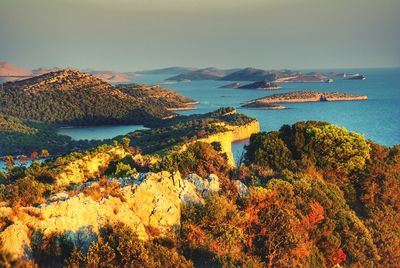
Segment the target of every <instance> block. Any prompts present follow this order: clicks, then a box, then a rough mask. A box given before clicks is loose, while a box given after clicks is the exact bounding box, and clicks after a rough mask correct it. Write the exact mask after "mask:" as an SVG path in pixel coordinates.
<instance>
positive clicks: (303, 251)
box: [1, 111, 400, 267]
mask: <svg viewBox="0 0 400 268" xmlns="http://www.w3.org/2000/svg"><path fill="white" fill-rule="evenodd" d="M220 112H221V113H224V112H223V111H220ZM181 124H182V125H179V126H181V128H182V129H180V128H179V127H176V126H175V127H176V128H177V129H174V128H173V126H170V127H171V128H172V129H174V131H177V132H175V133H182V132H183V131H184V130H183V129H184V126H186V125H187V126H188V127H189V128H190V127H193V128H194V127H195V126H192V121H190V120H189V121H186V122H181ZM185 124H186V125H185ZM167 128H168V127H167ZM171 131H172V130H171ZM179 131H182V132H179ZM145 133H146V132H145ZM147 133H148V134H147V135H148V136H146V139H149V138H150V137H151V135H150V134H149V132H147ZM161 133H162V132H160V133H158V134H157V135H159V136H157V135H156V136H155V137H157V139H161V137H162V135H161ZM164 134H165V133H164ZM134 142H135V139H134V138H132V139H131V141H129V140H127V139H124V142H123V144H124V147H126V148H125V149H126V150H127V151H129V152H135V153H136V154H132V155H130V156H129V157H127V158H125V159H123V160H118V161H113V162H112V163H111V164H110V166H109V168H108V170H107V171H106V172H107V173H108V175H109V176H113V175H114V176H115V175H116V174H119V175H120V176H129V174H130V172H132V171H133V170H135V171H136V170H138V171H140V172H142V171H159V170H171V171H176V170H179V171H180V172H181V173H182V174H184V175H186V174H189V173H192V172H195V173H198V174H199V175H201V176H207V175H208V174H210V173H215V174H217V175H218V176H219V178H220V183H221V188H222V190H221V191H219V192H218V193H217V194H214V195H209V196H208V197H207V198H206V199H205V202H204V204H197V205H196V204H190V205H187V206H186V207H184V208H183V211H182V216H181V226H180V230H179V231H178V232H176V233H175V232H173V231H171V232H169V234H170V235H169V236H167V237H160V236H159V235H155V236H154V237H153V238H151V239H150V240H149V241H141V240H138V239H137V237H136V235H135V233H133V232H132V231H131V230H130V229H128V228H127V227H125V226H122V225H115V226H104V228H103V229H102V231H101V232H100V235H99V236H98V237H97V236H94V237H92V233H91V232H90V230H83V231H84V232H83V234H82V235H81V236H79V237H83V238H85V239H83V240H82V241H86V243H76V242H73V241H72V240H71V235H70V234H55V235H54V237H52V238H49V239H48V241H47V240H46V241H43V240H41V236H40V234H39V235H33V236H32V242H31V245H32V248H33V249H34V254H33V256H34V263H35V264H37V265H39V266H40V267H61V266H67V267H193V266H194V267H334V266H335V265H340V266H342V267H397V266H398V264H399V256H398V251H399V249H400V244H399V241H400V234H399V232H398V230H399V229H400V226H399V222H400V220H399V215H400V213H399V212H400V211H399V208H400V199H399V196H400V195H399V189H400V176H399V174H400V147H399V146H394V147H392V148H387V147H383V146H380V145H377V144H374V143H372V142H370V141H367V140H365V139H364V137H362V136H361V135H359V134H356V133H353V132H350V131H347V130H345V129H343V128H341V127H337V126H334V125H330V124H328V123H324V122H299V123H296V124H294V125H292V126H288V125H285V126H283V127H282V128H281V129H280V130H279V131H274V132H269V133H260V134H256V135H253V136H252V138H251V140H250V143H249V145H248V146H247V152H246V155H245V163H244V165H242V166H240V167H238V168H237V169H233V168H231V167H229V166H228V165H227V161H226V159H225V157H224V155H223V154H221V152H220V151H218V145H217V144H214V145H210V144H206V143H201V142H198V143H194V144H192V145H190V146H189V147H188V149H187V150H186V151H184V152H174V153H171V154H167V155H164V156H163V157H161V158H157V161H153V162H152V161H147V160H145V157H146V156H145V155H140V154H138V150H132V148H131V147H130V146H131V145H132V143H134ZM109 147H110V146H103V147H99V148H98V149H97V150H96V151H93V152H92V153H96V152H99V151H102V150H105V149H107V148H109ZM154 148H155V147H154ZM82 157H83V154H79V153H75V154H71V155H69V156H66V157H63V158H59V159H58V160H57V161H56V162H54V163H46V164H35V165H33V166H32V167H30V168H21V167H13V168H11V169H10V172H9V173H8V174H7V175H6V177H5V178H3V186H1V187H2V188H1V189H2V191H1V196H2V201H5V200H16V201H13V202H14V203H15V204H21V205H29V204H35V203H38V202H40V201H41V198H44V197H45V196H46V194H49V193H51V192H52V181H51V175H52V174H53V173H56V172H57V168H56V167H57V166H59V165H60V164H62V163H66V162H68V161H70V160H71V159H81V158H82ZM149 157H150V156H149ZM235 180H239V181H240V182H242V183H243V184H244V185H246V187H247V188H248V194H247V195H240V194H239V193H238V188H237V187H235V186H234V181H235ZM98 186H101V187H102V188H103V193H104V192H106V193H107V194H111V195H113V196H118V194H119V192H118V186H117V184H116V183H115V182H112V181H109V180H107V179H99V182H98V184H96V183H93V184H92V185H91V186H90V187H88V188H87V189H86V190H85V193H86V194H87V195H90V196H91V197H92V198H94V199H101V198H102V197H103V196H102V194H101V191H99V190H98V189H97V188H96V187H98ZM58 190H59V189H58ZM4 224H7V223H4ZM153 232H154V233H157V230H153ZM72 237H74V236H72ZM96 237H97V238H96ZM79 241H81V240H79ZM1 256H2V259H1V261H3V262H5V261H8V259H9V256H7V255H6V253H2V254H1ZM64 260H65V261H64Z"/></svg>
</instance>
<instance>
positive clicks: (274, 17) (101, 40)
mask: <svg viewBox="0 0 400 268" xmlns="http://www.w3.org/2000/svg"><path fill="white" fill-rule="evenodd" d="M399 13H400V0H335V1H332V0H158V1H156V0H34V1H33V0H0V60H6V61H8V62H10V63H12V64H14V65H16V66H18V67H22V68H28V69H32V68H38V67H55V66H57V67H76V68H81V69H84V68H92V69H98V70H117V71H135V70H143V69H151V68H158V67H167V66H187V67H209V66H215V67H220V68H238V67H248V66H252V67H256V68H264V69H274V68H291V69H305V68H307V69H312V68H346V67H349V68H353V67H357V68H360V67H393V66H400V15H399Z"/></svg>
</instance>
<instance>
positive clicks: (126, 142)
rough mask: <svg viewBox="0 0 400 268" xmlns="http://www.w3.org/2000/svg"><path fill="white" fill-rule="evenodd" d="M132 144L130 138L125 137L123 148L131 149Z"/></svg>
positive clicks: (122, 141) (122, 142)
mask: <svg viewBox="0 0 400 268" xmlns="http://www.w3.org/2000/svg"><path fill="white" fill-rule="evenodd" d="M130 143H131V139H130V138H128V137H123V138H122V140H121V144H122V147H124V148H125V149H128V148H129V144H130Z"/></svg>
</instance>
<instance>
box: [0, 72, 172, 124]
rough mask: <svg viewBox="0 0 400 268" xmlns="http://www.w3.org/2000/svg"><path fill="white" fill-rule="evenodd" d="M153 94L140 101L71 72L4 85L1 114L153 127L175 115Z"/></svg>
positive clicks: (113, 87)
mask: <svg viewBox="0 0 400 268" xmlns="http://www.w3.org/2000/svg"><path fill="white" fill-rule="evenodd" d="M163 92H164V93H163V94H165V90H163ZM153 95H154V94H153ZM153 95H151V96H150V95H147V96H148V97H147V98H146V97H142V98H137V97H134V96H133V95H132V94H131V95H129V94H126V93H124V92H122V91H121V90H119V89H118V88H117V87H115V86H113V85H110V84H108V83H106V82H105V81H103V80H101V79H98V78H96V77H94V76H92V75H89V74H86V73H82V72H79V71H76V70H71V69H67V70H61V71H57V72H51V73H46V74H43V75H40V76H36V77H32V78H29V79H25V80H21V81H15V82H8V83H4V84H3V85H2V87H1V89H0V112H2V113H4V114H6V115H12V116H16V117H19V118H22V119H29V120H37V121H42V122H49V123H62V124H73V125H99V124H145V125H148V126H150V125H152V124H157V122H159V121H160V120H162V119H163V118H166V117H170V116H174V114H173V113H171V112H170V111H168V110H167V109H166V107H165V106H164V105H165V104H163V103H161V101H156V100H155V99H154V97H153ZM174 95H175V96H178V95H177V94H174ZM160 99H161V98H160ZM171 99H172V97H171ZM174 101H175V102H179V101H178V100H176V99H174ZM163 102H164V103H166V102H167V101H165V100H163ZM168 108H170V107H168Z"/></svg>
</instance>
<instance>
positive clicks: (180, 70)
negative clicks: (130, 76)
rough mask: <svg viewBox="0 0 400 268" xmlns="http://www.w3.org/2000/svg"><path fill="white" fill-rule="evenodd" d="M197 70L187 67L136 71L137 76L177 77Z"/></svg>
mask: <svg viewBox="0 0 400 268" xmlns="http://www.w3.org/2000/svg"><path fill="white" fill-rule="evenodd" d="M195 70H197V68H189V67H167V68H161V69H154V70H144V71H137V72H136V73H137V74H160V75H161V74H165V75H167V74H169V75H178V74H183V73H188V72H192V71H195Z"/></svg>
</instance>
